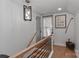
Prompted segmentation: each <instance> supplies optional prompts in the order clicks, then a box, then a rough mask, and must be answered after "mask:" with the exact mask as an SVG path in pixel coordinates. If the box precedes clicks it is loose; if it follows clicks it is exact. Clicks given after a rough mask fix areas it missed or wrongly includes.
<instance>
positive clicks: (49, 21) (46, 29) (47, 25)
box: [42, 16, 53, 37]
mask: <svg viewBox="0 0 79 59" xmlns="http://www.w3.org/2000/svg"><path fill="white" fill-rule="evenodd" d="M42 20H43V37H46V36H49V35H51V34H52V32H53V17H52V16H44V17H43V18H42Z"/></svg>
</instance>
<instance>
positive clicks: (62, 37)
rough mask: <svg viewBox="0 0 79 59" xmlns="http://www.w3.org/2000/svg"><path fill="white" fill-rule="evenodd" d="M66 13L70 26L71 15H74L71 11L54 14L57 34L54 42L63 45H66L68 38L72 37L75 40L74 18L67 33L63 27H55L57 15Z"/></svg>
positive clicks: (54, 30) (54, 29)
mask: <svg viewBox="0 0 79 59" xmlns="http://www.w3.org/2000/svg"><path fill="white" fill-rule="evenodd" d="M63 14H66V26H68V23H69V20H70V19H71V17H73V15H72V14H69V13H59V14H54V15H53V32H54V34H55V36H56V39H55V40H54V42H55V43H54V44H55V45H62V46H65V42H66V41H67V40H68V38H70V39H71V41H72V42H74V19H73V20H72V22H71V24H70V26H69V29H68V31H67V33H66V34H65V30H66V28H64V29H61V28H59V29H58V28H55V16H56V15H63Z"/></svg>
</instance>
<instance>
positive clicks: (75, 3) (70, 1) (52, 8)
mask: <svg viewBox="0 0 79 59" xmlns="http://www.w3.org/2000/svg"><path fill="white" fill-rule="evenodd" d="M30 1H31V5H32V8H33V10H34V11H35V12H37V13H39V14H41V15H44V14H52V13H60V12H70V13H72V14H75V13H76V12H77V11H78V10H79V0H30ZM58 8H62V11H58V10H57V9H58Z"/></svg>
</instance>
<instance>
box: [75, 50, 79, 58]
mask: <svg viewBox="0 0 79 59" xmlns="http://www.w3.org/2000/svg"><path fill="white" fill-rule="evenodd" d="M75 54H76V57H77V58H79V50H78V49H75Z"/></svg>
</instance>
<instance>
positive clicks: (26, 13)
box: [23, 5, 32, 21]
mask: <svg viewBox="0 0 79 59" xmlns="http://www.w3.org/2000/svg"><path fill="white" fill-rule="evenodd" d="M23 9H24V10H23V11H24V20H25V21H31V20H32V7H31V6H26V5H23Z"/></svg>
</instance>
